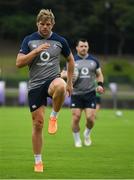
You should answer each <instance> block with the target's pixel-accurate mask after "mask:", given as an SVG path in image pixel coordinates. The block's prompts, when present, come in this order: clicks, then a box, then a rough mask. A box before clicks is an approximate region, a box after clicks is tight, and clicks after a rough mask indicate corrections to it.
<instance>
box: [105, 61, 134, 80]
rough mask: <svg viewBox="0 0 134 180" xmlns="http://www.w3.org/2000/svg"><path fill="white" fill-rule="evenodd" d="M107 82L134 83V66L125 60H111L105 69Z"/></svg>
mask: <svg viewBox="0 0 134 180" xmlns="http://www.w3.org/2000/svg"><path fill="white" fill-rule="evenodd" d="M103 71H104V75H105V80H106V82H118V83H132V82H134V76H133V72H134V65H133V64H132V63H130V62H128V61H127V59H126V60H125V59H124V60H123V59H122V60H118V59H116V60H111V61H110V62H108V63H106V64H105V65H104V68H103Z"/></svg>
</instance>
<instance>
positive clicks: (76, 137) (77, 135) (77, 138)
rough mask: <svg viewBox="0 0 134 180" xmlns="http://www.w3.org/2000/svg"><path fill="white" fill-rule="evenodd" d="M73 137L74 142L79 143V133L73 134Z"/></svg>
mask: <svg viewBox="0 0 134 180" xmlns="http://www.w3.org/2000/svg"><path fill="white" fill-rule="evenodd" d="M73 137H74V141H75V142H81V139H80V133H79V132H73Z"/></svg>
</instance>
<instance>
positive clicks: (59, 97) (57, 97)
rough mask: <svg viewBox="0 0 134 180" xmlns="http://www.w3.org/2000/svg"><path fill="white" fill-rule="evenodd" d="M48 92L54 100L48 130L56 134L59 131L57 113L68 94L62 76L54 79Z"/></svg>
mask: <svg viewBox="0 0 134 180" xmlns="http://www.w3.org/2000/svg"><path fill="white" fill-rule="evenodd" d="M48 93H49V95H50V96H52V100H53V102H52V106H53V109H52V112H51V115H50V121H49V127H48V132H49V133H50V134H55V133H56V131H57V115H58V112H59V111H60V109H61V107H62V105H63V103H64V100H65V96H66V83H65V81H64V80H63V79H61V78H56V79H54V80H53V81H52V82H51V84H50V86H49V88H48Z"/></svg>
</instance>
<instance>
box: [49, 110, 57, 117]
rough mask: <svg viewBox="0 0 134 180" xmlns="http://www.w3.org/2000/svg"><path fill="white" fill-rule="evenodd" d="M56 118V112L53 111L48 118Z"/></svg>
mask: <svg viewBox="0 0 134 180" xmlns="http://www.w3.org/2000/svg"><path fill="white" fill-rule="evenodd" d="M57 116H58V112H55V111H54V110H52V112H51V114H50V117H56V118H57Z"/></svg>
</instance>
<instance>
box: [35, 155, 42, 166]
mask: <svg viewBox="0 0 134 180" xmlns="http://www.w3.org/2000/svg"><path fill="white" fill-rule="evenodd" d="M34 159H35V164H38V163H40V162H42V157H41V154H35V155H34Z"/></svg>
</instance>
